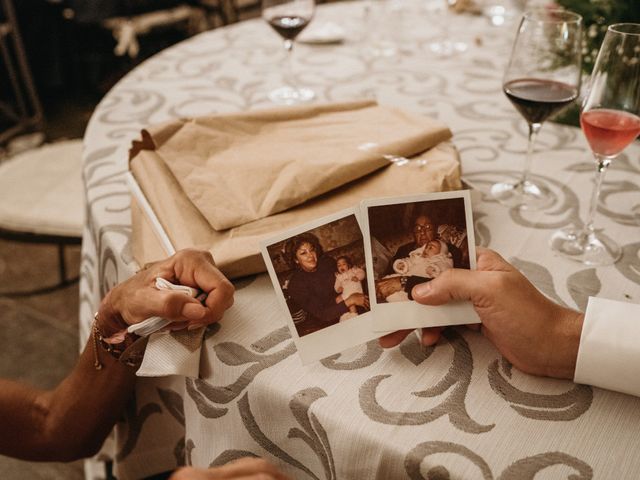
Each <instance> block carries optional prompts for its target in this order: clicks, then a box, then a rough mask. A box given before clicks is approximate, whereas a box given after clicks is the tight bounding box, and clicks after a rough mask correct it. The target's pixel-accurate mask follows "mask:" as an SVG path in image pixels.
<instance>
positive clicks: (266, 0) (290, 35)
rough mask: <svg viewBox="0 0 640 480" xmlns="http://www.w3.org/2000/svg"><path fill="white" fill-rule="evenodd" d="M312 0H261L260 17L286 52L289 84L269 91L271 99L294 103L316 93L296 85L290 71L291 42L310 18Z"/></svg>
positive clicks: (313, 3) (291, 61) (287, 103)
mask: <svg viewBox="0 0 640 480" xmlns="http://www.w3.org/2000/svg"><path fill="white" fill-rule="evenodd" d="M314 10H315V2H314V0H262V18H264V19H265V20H266V21H267V23H268V24H269V25H271V27H272V28H273V29H274V30H275V31H276V32H278V34H279V35H280V36H281V37H282V38H283V39H284V48H285V50H286V52H287V69H288V71H287V72H286V78H287V79H288V81H289V85H287V86H284V87H280V88H277V89H275V90H273V91H272V92H270V93H269V99H270V100H271V101H272V102H274V103H279V104H284V105H293V104H297V103H304V102H308V101H310V100H312V99H313V98H314V97H315V93H314V92H313V90H311V89H309V88H301V87H298V86H296V82H295V76H294V75H293V68H292V67H293V65H292V63H293V60H292V55H293V43H294V41H295V39H296V37H297V36H298V35H299V34H300V32H302V31H303V30H304V29H305V27H306V26H307V25H309V22H310V21H311V19H312V18H313V12H314Z"/></svg>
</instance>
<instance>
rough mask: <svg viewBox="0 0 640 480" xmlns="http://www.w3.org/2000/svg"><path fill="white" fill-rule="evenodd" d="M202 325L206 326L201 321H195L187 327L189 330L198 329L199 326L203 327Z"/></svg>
mask: <svg viewBox="0 0 640 480" xmlns="http://www.w3.org/2000/svg"><path fill="white" fill-rule="evenodd" d="M202 327H204V325H203V324H201V323H194V324H192V325H189V326H188V327H187V330H189V331H191V330H196V329H198V328H202Z"/></svg>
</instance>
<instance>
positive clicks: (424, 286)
mask: <svg viewBox="0 0 640 480" xmlns="http://www.w3.org/2000/svg"><path fill="white" fill-rule="evenodd" d="M430 292H431V282H425V283H419V284H418V285H416V286H415V287H413V292H412V294H413V296H414V297H426V296H427V295H429V293H430Z"/></svg>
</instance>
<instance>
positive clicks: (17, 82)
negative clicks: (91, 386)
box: [0, 0, 84, 297]
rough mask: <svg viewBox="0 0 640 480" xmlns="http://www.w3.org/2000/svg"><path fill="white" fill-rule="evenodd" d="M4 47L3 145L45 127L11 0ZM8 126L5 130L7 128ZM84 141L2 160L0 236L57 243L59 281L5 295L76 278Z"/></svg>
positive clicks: (4, 15) (0, 44)
mask: <svg viewBox="0 0 640 480" xmlns="http://www.w3.org/2000/svg"><path fill="white" fill-rule="evenodd" d="M0 2H1V3H0V9H1V10H0V48H1V50H2V59H3V62H4V68H6V69H7V70H8V74H9V75H8V76H9V79H10V84H11V93H12V96H11V95H10V96H9V97H8V98H6V99H4V98H3V99H0V115H2V117H3V118H2V120H3V123H1V124H0V128H2V130H0V145H3V144H7V143H8V142H9V141H10V140H11V139H14V140H15V137H16V136H18V135H20V134H24V133H29V132H32V131H38V130H42V126H43V114H42V107H41V106H40V101H39V99H38V95H37V93H36V90H35V87H34V83H33V78H32V76H31V71H30V69H29V66H28V63H27V60H26V56H25V53H24V47H23V44H22V39H21V37H20V32H19V30H18V24H17V22H16V18H15V11H14V9H13V5H12V3H11V0H0ZM5 127H6V128H5ZM81 151H82V144H81V141H80V140H75V141H67V142H59V143H54V144H50V145H45V146H43V147H40V148H38V149H35V150H29V151H25V152H22V153H19V154H17V155H14V156H11V157H9V158H8V159H5V160H3V161H2V162H1V163H0V192H2V194H1V195H0V237H2V238H5V239H8V240H13V241H21V242H29V243H33V242H35V243H53V244H56V245H57V246H58V259H59V274H60V279H59V282H58V283H57V284H55V285H50V286H45V287H40V288H37V289H34V290H30V291H9V292H0V295H3V296H13V297H17V296H26V295H34V294H38V293H47V292H50V291H53V290H56V289H58V288H61V287H64V286H67V285H69V284H71V283H74V282H75V281H77V279H78V277H77V276H76V277H74V278H67V272H66V266H65V250H64V248H65V246H67V245H71V244H79V243H80V242H81V239H82V229H83V215H84V194H83V186H82V178H81V161H82V160H81Z"/></svg>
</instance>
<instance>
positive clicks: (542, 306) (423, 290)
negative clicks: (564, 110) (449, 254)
mask: <svg viewBox="0 0 640 480" xmlns="http://www.w3.org/2000/svg"><path fill="white" fill-rule="evenodd" d="M477 252H478V261H477V270H476V271H472V270H463V269H451V270H447V271H445V272H443V273H442V274H441V275H440V276H439V277H438V278H435V279H433V280H432V281H430V282H428V283H423V284H420V285H417V286H416V287H414V289H413V291H412V295H413V298H414V299H415V300H416V301H417V302H419V303H422V304H425V305H443V304H445V303H447V302H449V301H452V300H470V301H471V302H472V303H473V306H474V308H475V310H476V312H477V313H478V315H479V316H480V320H481V322H482V327H481V331H482V334H483V335H485V336H486V337H487V338H488V339H489V340H490V341H491V342H492V343H493V344H494V345H495V346H496V348H497V349H498V351H499V352H500V353H501V354H502V355H503V356H504V357H505V358H506V359H507V360H509V361H510V362H511V363H512V364H513V365H515V367H516V368H518V369H519V370H521V371H523V372H526V373H531V374H534V375H543V376H549V377H557V378H569V379H572V378H573V374H574V371H575V365H576V358H577V355H578V347H579V345H580V334H581V331H582V322H583V320H584V316H583V315H582V314H580V313H579V312H576V311H574V310H570V309H568V308H564V307H561V306H560V305H557V304H555V303H553V302H552V301H550V300H549V299H547V298H546V297H545V296H544V295H542V294H541V293H540V292H539V291H538V290H537V289H536V288H535V287H534V286H533V285H532V284H531V283H530V282H529V281H528V280H527V279H526V278H525V277H524V275H522V274H521V273H520V272H519V271H518V270H517V269H515V268H514V267H513V266H512V265H511V264H509V263H508V262H507V261H506V260H504V259H503V258H502V257H501V256H500V255H498V254H497V253H495V252H493V251H492V250H488V249H484V248H480V247H478V249H477ZM441 330H442V329H441V328H431V329H424V331H423V338H422V343H423V344H425V345H432V344H434V343H436V342H437V341H438V339H439V338H440V332H441ZM410 332H411V330H403V331H398V332H394V333H391V334H389V335H386V336H384V337H382V338H381V339H380V345H382V346H383V347H392V346H395V345H397V344H399V343H400V342H401V341H402V340H403V339H404V338H405V337H406V336H407V335H408V334H409V333H410Z"/></svg>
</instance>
